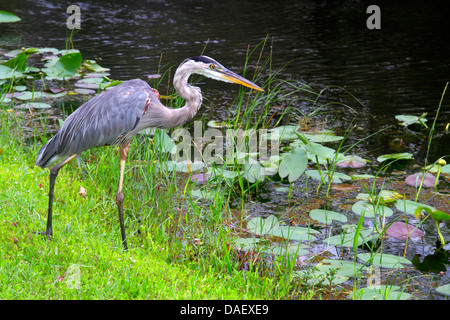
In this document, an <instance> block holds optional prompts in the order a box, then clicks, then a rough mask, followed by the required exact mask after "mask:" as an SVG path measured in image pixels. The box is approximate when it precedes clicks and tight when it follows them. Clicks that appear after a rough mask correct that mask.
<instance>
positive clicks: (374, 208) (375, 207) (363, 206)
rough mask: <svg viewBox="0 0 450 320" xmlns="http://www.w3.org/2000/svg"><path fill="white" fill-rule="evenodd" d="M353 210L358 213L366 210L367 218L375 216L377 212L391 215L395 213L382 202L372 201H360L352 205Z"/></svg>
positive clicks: (387, 215)
mask: <svg viewBox="0 0 450 320" xmlns="http://www.w3.org/2000/svg"><path fill="white" fill-rule="evenodd" d="M352 211H353V212H354V213H356V214H358V215H361V214H362V213H363V212H364V216H365V217H366V218H373V217H375V215H376V214H379V215H384V216H386V217H390V216H392V214H393V211H392V209H391V208H389V207H386V206H383V205H381V204H375V203H370V202H367V201H358V202H356V203H355V204H354V205H353V206H352Z"/></svg>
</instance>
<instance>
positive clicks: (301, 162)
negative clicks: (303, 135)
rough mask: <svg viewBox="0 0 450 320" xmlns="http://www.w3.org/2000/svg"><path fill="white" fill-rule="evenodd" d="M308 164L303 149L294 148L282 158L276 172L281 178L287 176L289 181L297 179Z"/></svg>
mask: <svg viewBox="0 0 450 320" xmlns="http://www.w3.org/2000/svg"><path fill="white" fill-rule="evenodd" d="M307 165H308V157H307V156H306V151H305V150H304V149H300V148H296V149H294V150H292V151H291V152H290V153H289V154H288V155H287V156H285V157H284V158H283V161H281V163H280V168H279V170H278V174H279V175H280V177H281V178H284V177H287V176H289V177H288V180H289V182H294V181H295V180H297V179H298V178H299V177H300V176H301V175H302V173H303V172H304V171H305V169H306V167H307Z"/></svg>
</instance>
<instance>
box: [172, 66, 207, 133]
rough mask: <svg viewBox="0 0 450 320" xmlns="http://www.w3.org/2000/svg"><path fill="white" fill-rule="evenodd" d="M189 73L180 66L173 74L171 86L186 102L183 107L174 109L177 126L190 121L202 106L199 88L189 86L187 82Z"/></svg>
mask: <svg viewBox="0 0 450 320" xmlns="http://www.w3.org/2000/svg"><path fill="white" fill-rule="evenodd" d="M190 75H191V72H190V71H189V70H188V69H187V68H183V66H180V67H179V68H178V69H177V71H176V72H175V76H174V79H173V85H174V87H175V90H176V91H177V92H178V94H179V95H180V96H181V97H182V98H183V99H184V100H185V101H186V104H185V105H184V107H182V108H180V109H174V110H173V112H174V114H176V116H177V118H178V120H179V124H182V123H183V122H186V121H188V120H190V119H192V118H193V117H194V116H195V114H196V113H197V112H198V110H199V109H200V107H201V105H202V93H201V90H200V88H199V87H194V86H191V85H190V84H189V82H188V80H189V76H190Z"/></svg>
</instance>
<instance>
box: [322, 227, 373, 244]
mask: <svg viewBox="0 0 450 320" xmlns="http://www.w3.org/2000/svg"><path fill="white" fill-rule="evenodd" d="M355 236H356V231H353V232H350V233H347V232H342V233H341V234H337V235H334V236H331V237H328V238H326V239H324V240H323V242H325V243H327V244H329V245H336V246H347V247H350V246H352V245H353V240H354V239H355ZM375 237H376V235H374V234H372V230H361V231H360V232H359V236H358V241H357V245H358V246H360V245H362V244H363V243H366V242H368V241H370V240H372V239H373V238H375Z"/></svg>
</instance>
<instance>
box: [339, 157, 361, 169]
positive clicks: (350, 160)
mask: <svg viewBox="0 0 450 320" xmlns="http://www.w3.org/2000/svg"><path fill="white" fill-rule="evenodd" d="M366 163H367V161H366V160H364V159H363V158H361V157H359V156H356V155H348V156H345V157H344V159H343V160H342V161H341V162H338V163H336V165H337V166H339V167H342V168H346V167H352V168H361V167H364V166H365V165H366Z"/></svg>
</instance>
